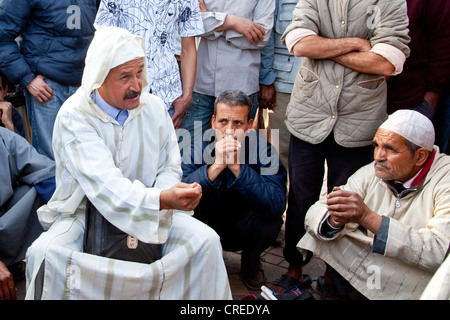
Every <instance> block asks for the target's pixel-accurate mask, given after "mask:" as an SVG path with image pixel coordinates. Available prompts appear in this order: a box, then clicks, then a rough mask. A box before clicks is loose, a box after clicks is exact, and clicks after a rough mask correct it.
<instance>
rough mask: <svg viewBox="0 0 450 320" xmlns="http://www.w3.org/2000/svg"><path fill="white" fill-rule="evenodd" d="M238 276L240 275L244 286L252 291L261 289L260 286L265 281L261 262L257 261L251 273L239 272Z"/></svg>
mask: <svg viewBox="0 0 450 320" xmlns="http://www.w3.org/2000/svg"><path fill="white" fill-rule="evenodd" d="M239 276H240V277H241V279H242V281H243V282H244V284H245V286H246V287H247V288H249V289H250V290H254V291H259V290H261V286H262V285H264V284H265V283H266V281H267V278H266V276H265V274H264V269H263V267H262V264H261V262H260V263H259V265H258V267H257V268H256V271H255V272H254V273H253V274H244V273H242V272H241V273H239Z"/></svg>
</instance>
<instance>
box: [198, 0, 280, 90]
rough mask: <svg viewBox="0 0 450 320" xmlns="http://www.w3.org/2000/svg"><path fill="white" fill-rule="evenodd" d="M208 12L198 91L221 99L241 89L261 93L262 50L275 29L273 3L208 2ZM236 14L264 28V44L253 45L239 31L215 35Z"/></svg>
mask: <svg viewBox="0 0 450 320" xmlns="http://www.w3.org/2000/svg"><path fill="white" fill-rule="evenodd" d="M204 2H205V5H206V7H207V8H208V10H209V11H208V12H206V13H202V18H203V23H204V26H205V31H206V33H205V34H204V35H202V38H201V41H200V44H199V47H198V58H197V61H199V63H197V77H196V80H195V86H194V91H195V92H197V93H201V94H205V95H209V96H215V97H217V96H218V95H220V94H221V93H222V92H223V91H225V90H233V89H239V90H242V91H243V92H245V93H246V94H247V95H250V94H253V93H256V92H258V91H259V80H258V79H259V67H260V61H261V52H260V49H262V48H263V47H264V46H265V45H266V44H267V42H268V40H269V37H270V34H271V30H272V27H273V19H274V18H273V13H274V10H275V2H274V1H273V0H260V1H257V0H247V1H241V0H239V1H238V0H232V1H222V0H220V1H219V0H205V1H204ZM229 14H232V15H237V16H240V17H243V18H246V19H249V20H252V21H254V22H256V23H258V24H259V25H261V26H262V27H263V28H264V30H265V31H266V34H265V35H264V41H262V42H259V43H258V44H250V43H249V42H248V40H247V38H246V37H245V36H244V35H242V34H240V33H238V32H236V31H235V30H227V31H226V36H225V37H224V36H223V35H224V33H223V32H215V31H214V29H215V28H217V27H219V26H220V25H222V24H223V23H224V21H225V19H226V16H227V15H229Z"/></svg>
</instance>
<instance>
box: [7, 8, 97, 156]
mask: <svg viewBox="0 0 450 320" xmlns="http://www.w3.org/2000/svg"><path fill="white" fill-rule="evenodd" d="M99 2H100V0H3V1H1V2H0V69H1V70H2V71H3V72H4V74H5V75H6V77H7V78H8V79H9V80H10V81H11V82H13V83H15V84H17V83H18V84H20V85H21V86H22V88H24V89H25V98H26V105H27V112H28V117H29V119H30V124H31V130H32V143H33V146H34V147H35V148H36V150H37V151H38V152H39V153H41V154H45V155H47V156H48V157H50V158H52V159H53V158H54V157H53V150H52V134H53V124H54V121H55V118H56V114H57V113H58V110H59V108H60V107H61V105H62V104H63V103H64V101H65V100H66V99H67V98H68V97H70V96H71V95H72V94H73V93H74V92H75V91H76V89H77V88H78V87H79V86H80V84H81V76H82V74H83V69H84V59H85V57H86V51H87V48H88V46H89V44H90V42H91V40H92V38H93V36H94V26H93V23H94V19H95V15H96V12H97V8H98V5H99ZM19 36H21V39H22V42H21V43H20V46H19V45H18V43H17V42H16V40H17V39H18V38H19Z"/></svg>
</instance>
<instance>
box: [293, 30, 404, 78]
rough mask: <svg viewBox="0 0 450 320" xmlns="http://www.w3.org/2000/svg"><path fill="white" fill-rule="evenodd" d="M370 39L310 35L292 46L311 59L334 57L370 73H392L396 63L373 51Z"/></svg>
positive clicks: (296, 51) (356, 69) (294, 49)
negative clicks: (328, 37) (330, 37)
mask: <svg viewBox="0 0 450 320" xmlns="http://www.w3.org/2000/svg"><path fill="white" fill-rule="evenodd" d="M371 49H372V46H371V44H370V42H369V40H366V39H362V38H357V37H348V38H339V39H327V38H323V37H320V36H317V35H309V36H306V37H304V38H303V39H301V40H300V41H298V42H297V43H296V44H295V45H294V46H293V48H292V52H293V53H294V55H295V56H297V57H308V58H310V59H332V60H334V61H335V62H337V63H339V64H341V65H343V66H345V67H347V68H350V69H352V70H354V71H357V72H361V73H370V74H383V75H391V74H393V73H394V71H395V67H394V65H393V64H392V63H391V62H389V61H388V60H387V59H386V58H384V57H383V56H381V55H379V54H377V53H374V52H371V51H370V50H371Z"/></svg>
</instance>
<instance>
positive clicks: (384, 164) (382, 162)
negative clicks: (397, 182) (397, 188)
mask: <svg viewBox="0 0 450 320" xmlns="http://www.w3.org/2000/svg"><path fill="white" fill-rule="evenodd" d="M375 165H379V166H382V167H384V168H386V169H390V168H391V167H390V166H389V164H388V163H386V162H385V161H375Z"/></svg>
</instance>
